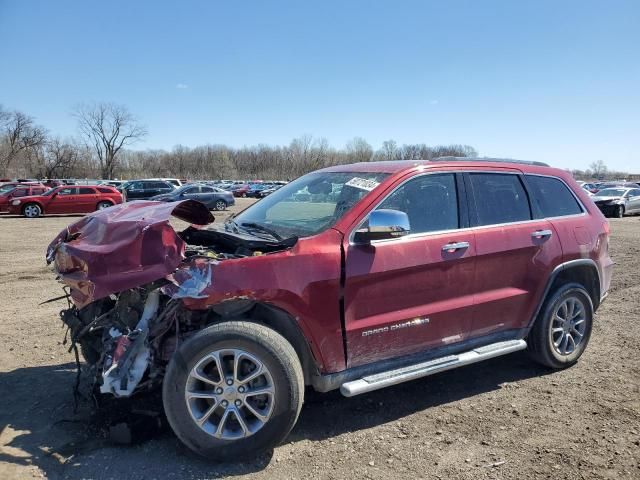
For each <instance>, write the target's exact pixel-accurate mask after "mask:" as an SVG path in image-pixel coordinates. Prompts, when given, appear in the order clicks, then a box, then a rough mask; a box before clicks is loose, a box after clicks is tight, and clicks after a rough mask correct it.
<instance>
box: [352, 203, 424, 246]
mask: <svg viewBox="0 0 640 480" xmlns="http://www.w3.org/2000/svg"><path fill="white" fill-rule="evenodd" d="M368 220H369V221H368V225H367V226H365V227H362V228H359V229H358V230H356V232H355V235H354V237H353V239H354V241H355V243H359V244H369V243H371V241H372V240H388V239H391V238H398V237H402V236H404V235H408V234H409V232H410V231H411V227H410V225H409V217H408V216H407V214H406V213H404V212H401V211H399V210H390V209H382V210H374V211H373V212H371V213H370V214H369V219H368Z"/></svg>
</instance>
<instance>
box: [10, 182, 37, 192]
mask: <svg viewBox="0 0 640 480" xmlns="http://www.w3.org/2000/svg"><path fill="white" fill-rule="evenodd" d="M42 185H43V184H42V183H40V182H37V181H36V182H6V183H3V184H2V186H0V192H6V191H8V190H11V189H12V188H15V187H26V186H34V187H40V186H42Z"/></svg>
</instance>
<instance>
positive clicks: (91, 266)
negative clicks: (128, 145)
mask: <svg viewBox="0 0 640 480" xmlns="http://www.w3.org/2000/svg"><path fill="white" fill-rule="evenodd" d="M171 216H174V217H176V218H179V219H180V220H184V221H186V222H189V223H192V224H196V225H207V224H209V223H211V222H213V220H214V217H213V215H212V214H211V212H209V210H208V209H207V207H206V206H205V205H203V204H202V203H200V202H197V201H195V200H184V201H181V202H172V203H165V202H151V201H135V202H129V203H124V204H120V205H116V206H114V207H111V208H107V209H105V210H99V211H97V212H95V213H92V214H90V215H87V216H86V217H84V218H82V219H81V220H79V221H78V222H76V223H74V224H72V225H70V226H68V227H67V228H66V229H64V230H63V231H62V232H60V234H58V236H57V237H56V238H55V239H54V240H53V242H51V244H50V245H49V247H48V248H47V257H46V258H47V263H52V262H53V264H54V270H55V271H56V273H57V274H58V279H59V280H60V281H61V282H62V283H64V284H66V285H68V286H69V287H71V297H72V299H73V301H74V303H75V304H76V305H77V306H78V307H83V306H85V305H87V304H89V303H91V302H93V301H94V300H98V299H100V298H104V297H106V296H108V295H110V294H112V293H118V292H121V291H124V290H128V289H130V288H134V287H138V286H140V285H144V284H146V283H150V282H153V281H155V280H158V279H162V278H164V277H166V276H167V275H169V274H171V273H172V272H174V271H175V270H176V268H177V267H178V265H179V264H180V262H182V261H183V260H184V249H185V243H184V241H183V240H182V239H181V238H180V237H179V236H178V234H177V233H176V231H175V230H174V229H173V227H171V225H170V224H169V218H170V217H171Z"/></svg>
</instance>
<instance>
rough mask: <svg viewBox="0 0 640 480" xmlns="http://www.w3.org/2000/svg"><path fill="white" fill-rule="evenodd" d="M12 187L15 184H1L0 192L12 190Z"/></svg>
mask: <svg viewBox="0 0 640 480" xmlns="http://www.w3.org/2000/svg"><path fill="white" fill-rule="evenodd" d="M14 188H16V186H15V185H2V186H1V187H0V192H8V191H9V190H13V189H14Z"/></svg>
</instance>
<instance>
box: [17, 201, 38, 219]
mask: <svg viewBox="0 0 640 480" xmlns="http://www.w3.org/2000/svg"><path fill="white" fill-rule="evenodd" d="M22 214H23V215H24V216H25V217H27V218H36V217H39V216H40V215H42V208H40V205H38V204H37V203H28V204H26V205H25V206H24V208H23V209H22Z"/></svg>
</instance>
